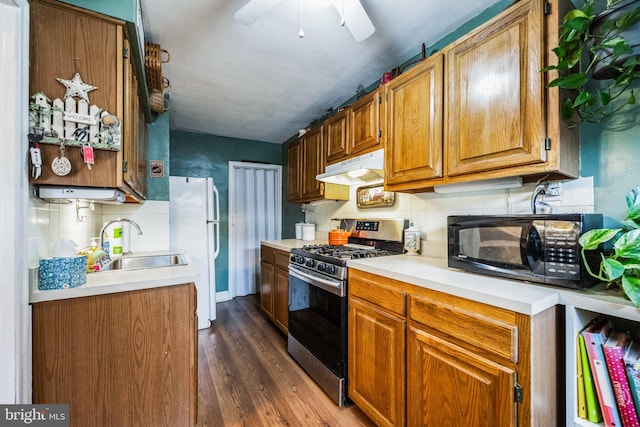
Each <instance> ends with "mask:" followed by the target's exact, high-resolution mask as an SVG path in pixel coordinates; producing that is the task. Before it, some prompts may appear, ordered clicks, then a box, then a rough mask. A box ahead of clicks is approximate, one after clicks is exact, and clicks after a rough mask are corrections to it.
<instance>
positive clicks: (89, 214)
mask: <svg viewBox="0 0 640 427" xmlns="http://www.w3.org/2000/svg"><path fill="white" fill-rule="evenodd" d="M28 212H29V221H28V227H27V228H28V230H27V233H28V245H29V246H28V254H29V265H30V266H36V265H38V262H39V260H40V259H41V258H47V257H50V256H52V254H51V250H50V248H51V244H52V243H54V242H56V241H58V240H63V239H68V240H72V241H74V242H75V243H76V245H77V246H78V247H87V246H89V244H90V243H91V238H92V237H99V234H100V229H101V228H102V225H103V223H104V222H106V221H109V220H112V219H116V218H128V219H131V220H133V221H135V222H136V223H137V224H138V225H139V226H140V228H141V229H142V232H143V234H142V235H138V234H137V231H136V230H135V229H134V230H132V232H130V233H129V238H130V250H131V251H133V252H140V251H153V250H168V249H169V202H168V201H147V202H146V203H144V204H129V203H125V204H122V205H106V204H104V205H103V204H98V203H95V204H92V205H90V204H89V203H88V202H78V203H76V202H73V203H63V204H57V203H46V202H43V201H40V200H38V199H36V198H33V197H32V198H30V200H29V211H28ZM125 233H126V231H125Z"/></svg>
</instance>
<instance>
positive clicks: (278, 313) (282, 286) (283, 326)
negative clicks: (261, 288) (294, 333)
mask: <svg viewBox="0 0 640 427" xmlns="http://www.w3.org/2000/svg"><path fill="white" fill-rule="evenodd" d="M273 285H274V309H273V322H274V323H275V324H276V326H278V328H280V330H281V331H282V332H284V333H285V334H286V333H288V331H289V271H288V270H285V269H282V268H280V267H275V269H274V273H273Z"/></svg>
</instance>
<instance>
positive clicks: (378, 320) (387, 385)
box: [348, 298, 437, 426]
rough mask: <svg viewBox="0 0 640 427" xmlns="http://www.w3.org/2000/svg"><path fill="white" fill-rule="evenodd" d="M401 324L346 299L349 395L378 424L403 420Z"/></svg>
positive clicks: (393, 423) (398, 320) (403, 324)
mask: <svg viewBox="0 0 640 427" xmlns="http://www.w3.org/2000/svg"><path fill="white" fill-rule="evenodd" d="M405 323H406V322H405V320H404V319H402V318H400V317H397V316H394V315H392V314H390V313H387V312H385V311H383V310H381V309H379V308H377V307H376V306H374V305H372V304H369V303H366V302H364V301H362V300H360V299H357V298H349V334H348V341H349V346H348V351H349V363H348V368H349V397H350V398H351V399H352V400H353V401H354V402H355V403H356V405H358V407H359V408H360V409H362V411H364V413H366V414H367V415H368V416H369V417H370V418H371V419H372V420H373V421H374V422H375V423H376V424H377V425H379V426H403V425H404V423H405ZM433 425H437V424H433Z"/></svg>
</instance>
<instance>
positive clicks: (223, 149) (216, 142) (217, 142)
mask: <svg viewBox="0 0 640 427" xmlns="http://www.w3.org/2000/svg"><path fill="white" fill-rule="evenodd" d="M170 158H171V161H170V165H171V176H193V177H200V178H207V177H212V178H213V181H214V183H215V185H216V187H217V188H218V191H219V192H220V217H221V218H220V253H219V255H218V258H217V259H216V291H217V292H221V291H226V290H228V289H229V240H228V237H229V222H228V211H229V205H228V200H229V162H230V161H242V160H245V161H249V162H268V163H271V164H274V165H281V164H282V145H280V144H270V143H267V142H261V141H251V140H246V139H237V138H227V137H223V136H215V135H205V134H199V133H194V132H185V131H178V130H171V144H170ZM283 182H285V181H284V180H283Z"/></svg>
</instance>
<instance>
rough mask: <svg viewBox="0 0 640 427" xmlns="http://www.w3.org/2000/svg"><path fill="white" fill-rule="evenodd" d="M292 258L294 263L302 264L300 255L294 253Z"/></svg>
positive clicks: (302, 260)
mask: <svg viewBox="0 0 640 427" xmlns="http://www.w3.org/2000/svg"><path fill="white" fill-rule="evenodd" d="M292 258H293V262H295V263H296V264H304V258H303V257H301V256H300V255H294V256H293V257H292Z"/></svg>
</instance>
